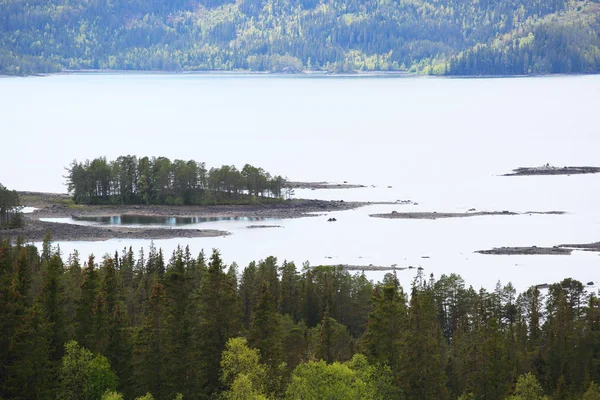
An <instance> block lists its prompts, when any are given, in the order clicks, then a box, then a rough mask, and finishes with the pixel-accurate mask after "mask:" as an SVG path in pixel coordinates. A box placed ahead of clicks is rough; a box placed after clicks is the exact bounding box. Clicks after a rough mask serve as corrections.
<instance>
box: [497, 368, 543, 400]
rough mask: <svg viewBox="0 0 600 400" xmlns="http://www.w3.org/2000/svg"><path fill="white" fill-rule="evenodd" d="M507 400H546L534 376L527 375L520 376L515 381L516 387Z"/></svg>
mask: <svg viewBox="0 0 600 400" xmlns="http://www.w3.org/2000/svg"><path fill="white" fill-rule="evenodd" d="M506 399H507V400H547V399H548V397H546V396H544V391H543V390H542V387H541V386H540V384H539V383H538V381H537V379H536V377H535V375H533V374H532V373H528V374H525V375H521V376H520V377H519V379H518V380H517V386H516V387H515V391H514V393H513V395H512V396H509V397H507V398H506Z"/></svg>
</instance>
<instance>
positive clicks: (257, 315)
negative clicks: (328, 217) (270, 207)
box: [0, 239, 600, 400]
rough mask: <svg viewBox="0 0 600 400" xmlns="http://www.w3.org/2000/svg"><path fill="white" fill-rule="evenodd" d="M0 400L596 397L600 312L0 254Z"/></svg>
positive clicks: (313, 277) (459, 289) (467, 295)
mask: <svg viewBox="0 0 600 400" xmlns="http://www.w3.org/2000/svg"><path fill="white" fill-rule="evenodd" d="M0 302H1V304H2V305H3V306H2V307H0V329H1V331H2V332H3V334H2V335H0V359H2V364H1V365H0V398H3V399H7V400H8V399H25V398H27V399H54V398H58V399H70V400H78V399H86V400H91V399H93V400H96V399H98V400H99V399H103V400H119V399H136V398H137V399H144V400H149V399H158V400H161V399H167V400H172V399H182V398H183V399H208V398H220V399H255V400H256V399H284V398H285V399H382V400H383V399H406V400H413V399H414V400H428V399H431V400H434V399H435V400H437V399H442V400H443V399H460V400H467V399H483V398H485V399H491V400H496V399H498V400H500V399H510V400H525V399H527V400H541V399H549V398H552V399H557V400H558V399H565V400H566V399H569V400H572V399H582V400H597V399H600V388H599V387H598V386H597V385H596V384H595V383H594V382H599V381H600V367H599V366H600V300H599V298H598V296H597V294H596V293H595V292H591V293H589V292H587V291H586V290H585V287H584V286H583V285H582V284H581V283H580V282H578V281H575V280H572V279H565V280H564V281H562V282H560V283H556V284H553V285H550V287H549V288H548V289H538V288H537V287H532V288H530V289H528V290H526V291H525V292H522V293H517V292H516V290H515V289H514V288H513V286H512V285H510V284H508V285H505V286H502V285H500V284H498V285H497V287H496V288H495V290H493V291H487V290H485V289H480V290H475V289H473V288H472V287H467V286H466V284H465V282H464V281H463V279H462V278H461V277H460V276H457V275H454V274H453V275H450V276H445V275H443V276H441V277H440V278H439V279H437V280H436V279H434V277H433V276H430V277H429V278H426V277H424V276H423V275H422V272H421V271H420V272H419V275H417V277H416V278H415V280H414V283H413V284H412V287H411V288H410V293H406V292H405V291H404V290H403V288H402V287H401V285H400V284H399V283H398V279H397V278H396V276H395V275H393V274H388V275H386V276H385V278H384V279H383V281H382V282H379V283H373V282H371V281H369V280H368V279H367V278H366V277H365V276H364V274H354V275H352V274H350V273H349V272H347V271H345V270H344V269H342V268H341V267H337V268H336V267H309V266H308V265H305V266H303V267H302V268H300V269H299V268H297V267H296V266H295V265H294V264H293V263H290V262H283V263H282V264H279V263H278V262H277V260H276V259H275V258H273V257H268V258H266V259H265V260H263V261H259V262H252V263H250V264H249V265H248V266H247V267H246V268H245V269H244V270H243V271H239V270H238V266H237V265H236V264H235V263H234V264H232V265H229V266H227V265H224V263H223V261H222V260H221V257H220V255H219V253H218V251H216V250H213V253H212V255H211V256H210V257H209V258H208V259H207V257H206V256H205V255H204V253H200V254H199V255H198V256H197V257H193V256H192V255H191V254H190V252H189V250H188V249H187V248H186V249H181V248H178V249H177V250H176V251H174V252H173V254H172V256H171V257H170V259H169V260H167V259H166V257H165V255H164V254H163V252H162V251H161V250H157V249H156V248H155V247H154V246H151V247H150V251H149V254H144V253H143V252H140V253H139V255H138V256H137V257H136V256H134V253H133V251H132V249H131V248H129V249H123V251H122V252H121V253H118V252H117V253H115V254H114V256H111V255H105V256H104V258H103V259H101V260H98V259H96V258H94V256H93V255H90V256H89V257H88V258H87V261H85V262H82V261H81V259H80V255H79V254H78V253H77V252H74V253H73V254H71V255H70V256H69V257H68V258H67V259H63V258H62V257H61V255H60V252H59V250H58V249H57V248H53V247H52V245H51V242H50V241H49V239H47V240H45V241H44V243H43V245H42V249H41V252H39V253H38V250H37V249H36V248H35V247H33V246H32V245H27V244H24V243H23V242H22V241H20V240H17V241H16V242H15V243H11V242H10V241H9V240H7V239H2V240H0Z"/></svg>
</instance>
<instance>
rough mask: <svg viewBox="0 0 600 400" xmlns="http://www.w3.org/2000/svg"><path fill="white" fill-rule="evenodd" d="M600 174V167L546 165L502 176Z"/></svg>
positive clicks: (524, 168)
mask: <svg viewBox="0 0 600 400" xmlns="http://www.w3.org/2000/svg"><path fill="white" fill-rule="evenodd" d="M597 173H600V167H554V166H551V165H549V164H546V165H544V166H541V167H520V168H516V169H514V170H513V171H512V172H511V173H509V174H504V175H502V176H531V175H580V174H597Z"/></svg>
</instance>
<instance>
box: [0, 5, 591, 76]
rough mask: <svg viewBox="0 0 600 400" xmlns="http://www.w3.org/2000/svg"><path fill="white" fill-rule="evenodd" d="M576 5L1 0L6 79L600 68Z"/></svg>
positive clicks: (1, 68)
mask: <svg viewBox="0 0 600 400" xmlns="http://www.w3.org/2000/svg"><path fill="white" fill-rule="evenodd" d="M599 16H600V5H599V4H598V2H597V1H590V0H584V1H577V0H571V1H567V0H535V1H534V0H507V1H501V2H499V1H496V2H494V1H487V0H482V1H475V2H474V1H467V0H424V1H408V0H398V1H389V0H363V1H355V0H238V1H231V0H176V1H164V0H152V1H141V0H134V1H132V0H94V1H87V0H0V74H15V75H24V74H34V73H44V72H57V71H60V70H64V69H68V70H88V69H92V70H98V69H108V70H144V71H198V70H201V71H202V70H219V71H232V70H253V71H275V72H298V71H301V70H313V71H328V72H338V73H339V72H354V71H391V70H396V71H411V72H421V73H430V74H440V75H441V74H451V75H482V74H484V75H487V74H544V73H586V72H588V73H589V72H598V71H599V70H600V39H599V36H598V34H599V33H600V23H599Z"/></svg>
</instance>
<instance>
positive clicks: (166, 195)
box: [66, 155, 287, 205]
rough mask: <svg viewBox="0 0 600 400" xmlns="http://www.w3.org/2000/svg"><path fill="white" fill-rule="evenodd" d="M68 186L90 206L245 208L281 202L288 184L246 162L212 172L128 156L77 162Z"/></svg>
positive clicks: (200, 166) (78, 199)
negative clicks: (216, 206)
mask: <svg viewBox="0 0 600 400" xmlns="http://www.w3.org/2000/svg"><path fill="white" fill-rule="evenodd" d="M66 170H67V176H66V178H67V187H68V190H69V192H70V193H71V194H72V195H73V200H74V201H75V202H76V203H85V204H144V203H145V204H167V205H184V204H241V203H249V202H255V201H257V199H260V200H261V201H280V200H281V199H282V198H283V189H284V187H285V185H286V184H287V182H286V180H285V179H284V178H282V177H281V176H279V175H277V176H271V174H269V173H268V172H266V171H265V170H263V169H262V168H257V167H253V166H251V165H249V164H246V165H245V166H244V168H243V169H242V170H241V171H239V170H238V169H237V168H236V167H235V166H229V165H223V166H222V167H221V168H211V169H210V170H207V169H206V166H205V164H204V163H198V162H196V161H194V160H190V161H183V160H174V161H172V162H171V160H169V159H168V158H165V157H159V158H154V157H153V158H152V159H149V158H148V157H143V158H140V159H138V158H137V157H135V156H131V155H127V156H121V157H118V158H117V159H116V160H114V161H111V162H108V161H107V160H106V158H105V157H100V158H96V159H94V160H92V161H89V160H86V161H85V162H84V163H82V162H77V160H74V161H73V162H72V163H71V165H70V166H69V168H66Z"/></svg>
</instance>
